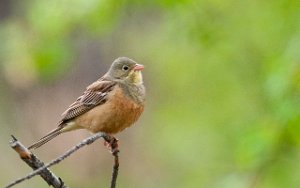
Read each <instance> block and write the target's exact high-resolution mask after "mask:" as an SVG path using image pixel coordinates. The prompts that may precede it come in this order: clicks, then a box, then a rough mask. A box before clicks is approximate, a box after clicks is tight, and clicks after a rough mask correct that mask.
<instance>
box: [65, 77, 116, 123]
mask: <svg viewBox="0 0 300 188" xmlns="http://www.w3.org/2000/svg"><path fill="white" fill-rule="evenodd" d="M115 85H116V82H113V81H106V80H101V79H100V80H98V81H96V82H94V83H92V84H91V85H90V86H88V87H87V90H86V91H85V92H84V93H83V95H82V96H80V97H78V99H77V100H76V101H75V102H74V103H73V104H71V105H70V106H69V108H68V109H67V110H66V111H65V112H64V113H63V114H62V119H61V122H60V125H62V124H64V123H65V122H68V121H69V120H72V119H74V118H75V117H78V116H80V115H82V114H84V113H85V112H87V111H89V110H91V109H92V108H94V107H95V106H98V105H102V104H104V103H105V102H106V99H107V95H108V94H109V92H110V91H112V89H113V88H114V86H115Z"/></svg>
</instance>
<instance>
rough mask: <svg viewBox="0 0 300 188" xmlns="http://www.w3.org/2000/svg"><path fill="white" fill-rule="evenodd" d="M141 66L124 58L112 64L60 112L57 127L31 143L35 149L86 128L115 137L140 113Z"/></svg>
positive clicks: (141, 99) (143, 93)
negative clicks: (71, 132) (59, 136)
mask: <svg viewBox="0 0 300 188" xmlns="http://www.w3.org/2000/svg"><path fill="white" fill-rule="evenodd" d="M143 69H144V66H143V65H141V64H138V63H136V62H135V61H134V60H132V59H129V58H127V57H119V58H117V59H115V60H114V61H113V63H112V64H111V66H110V68H109V70H108V72H107V73H106V74H104V76H102V77H101V78H99V79H98V80H96V81H95V82H93V83H92V84H90V85H89V86H88V87H87V88H86V90H85V91H84V92H83V94H82V95H81V96H80V97H78V98H77V100H76V101H75V102H74V103H72V104H71V105H70V106H69V107H68V108H67V109H66V111H65V112H63V113H62V117H61V120H60V121H59V123H58V126H57V127H56V128H55V129H54V130H52V131H50V132H49V133H48V134H46V135H45V136H44V137H42V138H40V139H39V140H38V141H37V142H35V143H33V144H32V145H31V146H29V147H28V149H36V148H39V147H40V146H42V145H44V144H45V143H47V142H49V141H50V140H52V139H53V138H55V137H57V136H58V135H61V134H62V133H65V132H69V131H73V130H78V129H86V130H88V131H89V132H91V133H98V132H103V133H106V134H109V135H115V134H117V133H119V132H121V131H123V130H124V129H126V128H128V127H130V126H131V125H132V124H134V123H135V122H136V121H137V120H138V119H139V117H140V116H141V114H142V113H143V111H144V107H145V94H146V91H145V86H144V84H143V76H142V73H141V72H142V70H143Z"/></svg>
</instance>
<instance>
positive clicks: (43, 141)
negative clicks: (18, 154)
mask: <svg viewBox="0 0 300 188" xmlns="http://www.w3.org/2000/svg"><path fill="white" fill-rule="evenodd" d="M62 128H63V127H61V126H60V127H58V128H56V129H54V130H53V131H51V132H49V133H48V134H47V135H46V136H44V137H42V138H41V139H39V140H38V141H37V142H35V143H34V144H32V145H31V146H29V147H28V149H36V148H39V147H40V146H42V145H44V144H46V143H47V142H49V141H50V140H52V139H53V138H55V137H57V136H58V135H60V134H61V133H62Z"/></svg>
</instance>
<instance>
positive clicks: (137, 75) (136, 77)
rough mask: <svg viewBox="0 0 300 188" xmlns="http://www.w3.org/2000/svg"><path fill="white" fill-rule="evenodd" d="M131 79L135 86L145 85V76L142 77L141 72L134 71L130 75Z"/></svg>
mask: <svg viewBox="0 0 300 188" xmlns="http://www.w3.org/2000/svg"><path fill="white" fill-rule="evenodd" d="M129 79H130V81H131V83H133V84H135V85H141V84H143V76H142V72H141V71H133V72H132V73H131V74H130V75H129Z"/></svg>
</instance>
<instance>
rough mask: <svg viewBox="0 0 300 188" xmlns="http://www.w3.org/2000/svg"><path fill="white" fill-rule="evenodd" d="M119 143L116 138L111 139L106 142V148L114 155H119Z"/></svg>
mask: <svg viewBox="0 0 300 188" xmlns="http://www.w3.org/2000/svg"><path fill="white" fill-rule="evenodd" d="M118 141H119V140H118V139H116V138H115V137H110V138H109V139H105V140H104V146H106V147H107V148H108V149H109V150H110V152H111V153H112V154H113V155H116V154H117V153H119V148H118V147H119V145H118Z"/></svg>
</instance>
